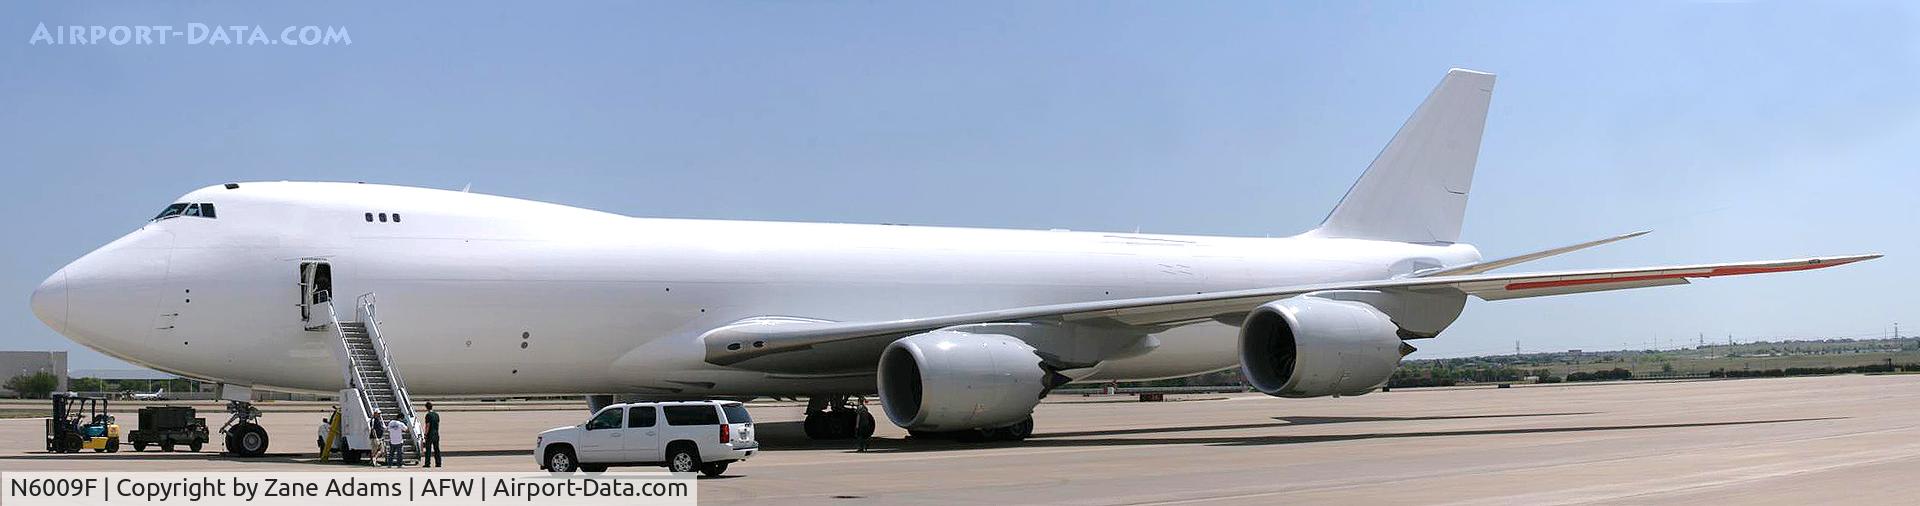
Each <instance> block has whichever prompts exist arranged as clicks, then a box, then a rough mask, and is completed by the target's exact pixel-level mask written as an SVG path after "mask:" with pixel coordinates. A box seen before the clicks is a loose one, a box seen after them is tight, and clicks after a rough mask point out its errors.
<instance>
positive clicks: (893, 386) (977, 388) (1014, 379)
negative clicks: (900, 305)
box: [878, 329, 1068, 432]
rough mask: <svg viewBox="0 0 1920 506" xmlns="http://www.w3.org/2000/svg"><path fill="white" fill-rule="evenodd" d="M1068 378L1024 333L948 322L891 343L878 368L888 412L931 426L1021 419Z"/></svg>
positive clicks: (904, 423)
mask: <svg viewBox="0 0 1920 506" xmlns="http://www.w3.org/2000/svg"><path fill="white" fill-rule="evenodd" d="M1067 381H1068V378H1067V377H1066V376H1063V375H1061V374H1060V373H1058V372H1056V370H1055V369H1054V368H1052V367H1049V366H1048V365H1047V364H1046V363H1045V360H1044V359H1042V358H1041V357H1040V355H1038V354H1037V353H1035V351H1034V348H1033V347H1032V346H1029V345H1027V343H1026V342H1025V341H1022V340H1020V339H1019V338H1016V337H1013V336H1008V335H1003V334H990V333H973V332H963V331H957V330H946V329H943V330H935V331H931V332H926V333H922V334H914V335H911V336H907V337H903V338H900V340H898V341H894V342H893V344H889V345H887V349H886V350H885V351H883V352H881V353H880V367H879V371H878V382H879V389H880V403H881V405H883V406H884V407H885V408H886V412H887V418H889V419H892V420H893V423H894V425H899V426H901V427H904V428H907V429H911V430H917V431H929V432H945V431H960V430H968V429H995V428H1001V427H1007V426H1011V425H1015V424H1018V423H1020V422H1022V421H1025V420H1026V419H1027V418H1028V417H1029V416H1032V414H1033V407H1034V406H1036V405H1038V404H1040V397H1042V396H1044V395H1046V392H1047V391H1049V390H1052V389H1053V387H1057V386H1060V385H1062V384H1065V383H1066V382H1067Z"/></svg>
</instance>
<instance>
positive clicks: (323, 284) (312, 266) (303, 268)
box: [300, 260, 333, 330]
mask: <svg viewBox="0 0 1920 506" xmlns="http://www.w3.org/2000/svg"><path fill="white" fill-rule="evenodd" d="M332 300H333V268H332V266H330V265H328V264H327V262H326V261H325V260H302V261H300V322H301V323H303V324H305V325H306V327H307V330H319V329H320V328H322V327H325V326H327V324H329V323H332V318H331V317H329V315H327V314H326V313H324V311H326V308H325V307H322V306H323V305H324V304H326V303H327V302H329V301H332Z"/></svg>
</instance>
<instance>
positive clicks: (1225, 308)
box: [701, 255, 1880, 365]
mask: <svg viewBox="0 0 1920 506" xmlns="http://www.w3.org/2000/svg"><path fill="white" fill-rule="evenodd" d="M1879 257H1880V255H1852V256H1836V257H1819V258H1803V259H1794V260H1772V261H1760V262H1738V263H1722V264H1700V265H1682V266H1671V267H1642V268H1629V269H1595V270H1580V271H1559V272H1541V273H1519V274H1468V275H1454V276H1432V277H1414V278H1399V279H1384V280H1371V281H1348V282H1336V283H1322V284H1313V285H1300V286H1286V287H1273V288H1256V289H1251V290H1233V291H1223V292H1209V293H1197V294H1192V295H1168V296H1159V297H1140V298H1131V299H1114V300H1100V301H1089V302H1073V303H1066V304H1052V305H1044V306H1029V307H1020V308H1009V309H1001V310H993V311H982V312H975V313H964V314H955V315H944V316H933V317H927V318H910V319H903V320H891V321H876V322H833V321H820V320H804V319H796V318H755V319H748V320H744V321H741V322H738V323H736V324H733V325H728V326H725V327H720V328H718V329H714V330H712V331H709V332H707V333H706V334H704V335H702V336H701V340H702V341H703V342H704V343H705V345H706V349H707V354H706V360H707V362H708V363H712V364H716V365H732V364H738V363H740V362H744V361H747V360H751V359H756V358H761V357H768V356H772V355H778V354H781V353H787V352H793V351H800V350H807V349H811V348H814V347H818V346H825V345H835V344H841V343H849V342H854V341H871V342H870V343H868V344H874V343H873V342H877V344H879V345H884V344H886V342H891V341H892V340H894V339H898V338H899V337H902V336H905V335H908V334H915V333H919V332H926V331H929V330H934V329H939V328H944V327H951V326H954V325H967V324H976V323H994V322H1077V323H1091V324H1101V325H1110V326H1130V327H1146V328H1152V327H1164V326H1173V325H1180V324H1185V323H1192V322H1196V321H1203V320H1222V321H1226V320H1231V319H1232V318H1233V317H1235V316H1239V315H1244V314H1246V313H1247V312H1249V311H1252V310H1253V308H1255V307H1258V306H1259V305H1261V304H1265V303H1267V302H1271V301H1274V300H1278V299H1283V298H1287V297H1292V296H1295V295H1301V294H1307V293H1313V292H1324V291H1332V290H1388V289H1399V290H1412V291H1422V292H1430V291H1453V292H1456V293H1465V294H1468V295H1473V296H1475V297H1479V298H1481V299H1485V300H1505V299H1517V298H1525V297H1539V296H1545V295H1563V294H1570V293H1583V292H1598V291H1606V290H1620V289H1627V288H1644V287H1651V286H1665V285H1678V284H1686V283H1688V281H1687V280H1688V279H1689V278H1710V277H1717V276H1737V275H1742V274H1762V273H1771V272H1788V271H1803V270H1810V269H1820V268H1825V267H1834V266H1839V265H1846V264H1850V263H1854V262H1859V261H1864V260H1872V259H1875V258H1879ZM1233 323H1236V324H1237V323H1238V322H1237V321H1234V322H1233Z"/></svg>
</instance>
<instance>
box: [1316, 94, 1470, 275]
mask: <svg viewBox="0 0 1920 506" xmlns="http://www.w3.org/2000/svg"><path fill="white" fill-rule="evenodd" d="M1492 99H1493V74H1488V73H1484V72H1476V71H1472V70H1466V69H1453V70H1449V71H1447V76H1446V77H1445V78H1442V79H1441V80H1440V85H1439V86H1436V87H1434V88H1433V93H1431V94H1429V95H1427V101H1426V102H1421V103H1420V108H1419V109H1415V110H1414V111H1413V117H1411V118H1408V119H1407V123H1406V124H1405V125H1401V126H1400V132H1399V133H1396V134H1394V136H1393V141H1391V142H1388V143H1387V147H1386V149H1382V150H1380V155H1379V156H1378V157H1375V158H1374V159H1373V165H1369V166H1367V172H1366V173H1365V174H1361V175H1360V180H1359V181H1355V182H1354V183H1353V188H1351V189H1348V190H1347V196H1346V198H1343V199H1341V200H1340V205H1338V206H1335V207H1334V208H1333V212H1332V213H1331V214H1328V215H1327V220H1326V221H1325V222H1323V223H1321V224H1320V228H1317V229H1314V230H1313V231H1312V232H1308V233H1307V235H1310V236H1314V237H1344V238H1352V239H1377V240H1387V241H1401V242H1419V243H1436V242H1437V243H1450V242H1456V241H1459V240H1460V222H1461V220H1462V219H1463V218H1464V217H1465V216H1466V211H1467V190H1469V189H1471V188H1472V187H1473V164H1474V160H1475V159H1476V158H1478V157H1479V155H1480V132H1481V130H1483V129H1485V128H1486V125H1487V103H1488V102H1489V101H1491V100H1492Z"/></svg>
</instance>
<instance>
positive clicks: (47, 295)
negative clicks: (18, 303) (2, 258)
mask: <svg viewBox="0 0 1920 506" xmlns="http://www.w3.org/2000/svg"><path fill="white" fill-rule="evenodd" d="M15 300H18V299H15ZM33 315H34V316H38V317H40V321H41V322H43V323H46V324H47V326H48V327H52V328H53V331H54V332H66V330H67V328H66V327H67V270H66V269H61V270H60V271H59V272H55V273H53V275H52V276H47V280H46V281H42V282H40V287H39V288H34V289H33Z"/></svg>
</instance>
